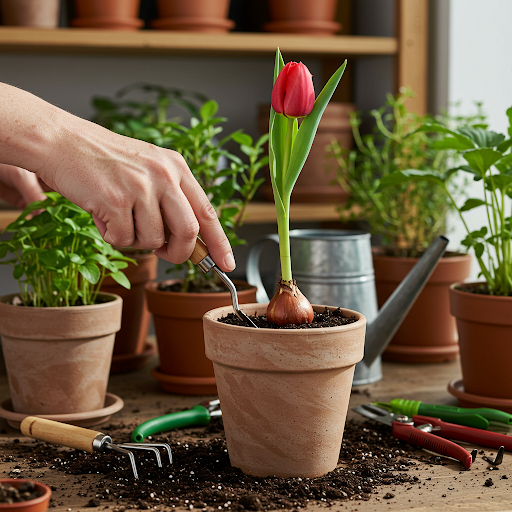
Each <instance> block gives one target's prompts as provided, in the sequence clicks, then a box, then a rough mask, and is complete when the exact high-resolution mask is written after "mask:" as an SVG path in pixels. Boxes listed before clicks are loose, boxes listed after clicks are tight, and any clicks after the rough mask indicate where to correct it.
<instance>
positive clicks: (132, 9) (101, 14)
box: [71, 0, 144, 30]
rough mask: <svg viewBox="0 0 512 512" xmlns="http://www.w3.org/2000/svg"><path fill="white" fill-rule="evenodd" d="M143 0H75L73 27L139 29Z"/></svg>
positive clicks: (141, 22)
mask: <svg viewBox="0 0 512 512" xmlns="http://www.w3.org/2000/svg"><path fill="white" fill-rule="evenodd" d="M140 1H141V0H74V2H75V4H74V5H75V11H76V18H74V19H73V20H71V25H72V26H73V27H79V28H99V29H108V30H137V29H139V28H141V27H142V25H143V24H144V21H143V20H141V19H139V18H138V16H139V9H140Z"/></svg>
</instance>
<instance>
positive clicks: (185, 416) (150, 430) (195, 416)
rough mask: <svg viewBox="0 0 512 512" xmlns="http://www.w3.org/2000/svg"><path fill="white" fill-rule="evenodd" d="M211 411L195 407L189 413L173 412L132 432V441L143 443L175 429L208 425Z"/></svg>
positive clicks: (146, 422) (147, 422) (199, 406)
mask: <svg viewBox="0 0 512 512" xmlns="http://www.w3.org/2000/svg"><path fill="white" fill-rule="evenodd" d="M208 423H210V411H208V409H207V408H206V407H203V406H202V405H194V407H192V409H189V410H187V411H180V412H173V413H171V414H165V415H164V416H159V417H158V418H153V419H151V420H148V421H145V422H144V423H141V424H140V425H139V426H138V427H137V428H135V429H134V431H133V432H132V436H131V437H132V441H133V442H135V443H142V441H144V439H145V438H146V437H148V436H151V435H153V434H158V433H159V432H167V431H168V430H173V429H175V428H182V427H194V426H199V425H208Z"/></svg>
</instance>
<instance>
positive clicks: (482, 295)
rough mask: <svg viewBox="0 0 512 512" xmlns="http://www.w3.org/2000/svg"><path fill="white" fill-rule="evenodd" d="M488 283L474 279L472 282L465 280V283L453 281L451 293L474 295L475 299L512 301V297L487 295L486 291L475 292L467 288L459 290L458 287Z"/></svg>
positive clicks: (468, 296)
mask: <svg viewBox="0 0 512 512" xmlns="http://www.w3.org/2000/svg"><path fill="white" fill-rule="evenodd" d="M481 284H486V282H485V281H472V282H468V283H466V282H464V283H453V284H452V285H450V293H454V294H457V295H459V296H464V297H466V298H470V297H473V298H474V299H475V300H493V301H495V302H512V297H504V296H500V295H487V294H485V293H473V292H468V291H465V290H459V289H458V288H457V287H459V286H460V287H464V286H471V285H481Z"/></svg>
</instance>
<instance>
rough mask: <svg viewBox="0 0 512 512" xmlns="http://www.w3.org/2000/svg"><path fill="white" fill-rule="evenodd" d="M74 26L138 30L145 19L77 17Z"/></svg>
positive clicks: (73, 21) (72, 22)
mask: <svg viewBox="0 0 512 512" xmlns="http://www.w3.org/2000/svg"><path fill="white" fill-rule="evenodd" d="M71 25H72V26H73V27H79V28H101V29H119V30H137V29H139V28H141V27H142V25H144V20H141V19H138V18H116V17H112V16H94V17H88V18H75V19H73V20H71Z"/></svg>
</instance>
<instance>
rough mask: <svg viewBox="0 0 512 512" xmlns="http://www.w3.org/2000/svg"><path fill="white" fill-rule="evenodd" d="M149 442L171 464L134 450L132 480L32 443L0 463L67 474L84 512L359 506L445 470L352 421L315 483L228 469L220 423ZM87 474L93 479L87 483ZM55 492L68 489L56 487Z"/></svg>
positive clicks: (122, 465) (126, 470) (102, 462)
mask: <svg viewBox="0 0 512 512" xmlns="http://www.w3.org/2000/svg"><path fill="white" fill-rule="evenodd" d="M135 426H136V425H125V424H120V425H110V426H109V427H108V428H105V429H104V431H105V432H108V433H109V435H111V436H112V437H113V439H114V442H117V443H121V442H127V441H128V440H129V435H130V432H131V431H132V430H133V428H134V427H135ZM151 441H153V442H167V443H169V444H170V445H171V447H172V451H173V464H172V465H169V463H168V459H167V461H166V460H165V456H164V454H162V459H163V467H161V468H158V467H157V465H156V462H155V458H154V455H153V456H152V455H151V454H150V452H145V451H140V450H139V451H136V452H135V450H134V452H135V453H134V455H135V459H136V464H137V470H138V472H139V479H138V480H135V479H134V477H133V474H132V470H131V467H130V464H129V461H128V457H126V456H123V455H119V454H117V453H115V452H107V453H99V454H96V453H95V454H90V453H87V452H81V451H77V450H70V449H67V448H61V447H57V446H55V445H50V444H46V443H41V442H39V441H35V440H30V441H26V442H20V441H19V440H14V442H13V443H9V444H8V445H3V446H4V449H3V451H2V454H1V455H0V461H2V462H7V463H12V465H13V470H12V471H13V472H16V471H18V474H19V473H20V471H24V472H25V471H26V470H30V469H34V468H45V469H51V470H54V471H61V472H63V473H66V474H68V475H74V476H73V477H70V480H69V482H70V484H71V483H72V484H73V485H77V484H78V485H79V491H80V492H79V496H81V497H83V498H84V506H87V507H99V506H101V507H102V508H105V507H108V508H110V509H114V510H124V509H125V508H138V509H149V508H153V507H157V506H161V507H163V508H165V509H168V508H169V507H171V508H172V507H183V508H189V509H192V508H196V509H197V508H199V509H202V510H207V511H213V510H219V509H222V510H234V511H244V510H251V511H258V510H275V509H286V510H295V509H298V508H304V507H306V506H307V505H308V504H312V503H317V504H325V505H327V506H329V505H333V504H335V503H340V502H341V503H342V502H343V501H346V500H365V501H367V500H369V499H371V498H372V495H377V496H376V497H380V498H381V499H389V498H393V497H394V494H393V490H394V489H395V488H396V487H397V486H403V485H406V486H408V487H410V486H411V485H413V484H421V481H420V479H419V478H418V477H417V476H415V475H414V474H413V473H412V471H411V470H413V469H418V468H419V466H420V464H422V463H429V464H446V462H445V460H442V459H441V458H439V457H436V456H432V457H428V455H427V454H425V452H418V451H415V450H414V448H413V447H411V446H410V445H408V444H406V443H402V442H400V441H399V440H397V439H395V438H394V437H393V436H392V435H391V433H390V431H389V429H388V428H387V427H386V426H384V425H377V424H373V423H371V424H370V423H362V424H361V423H356V422H353V421H348V422H347V424H346V427H345V433H344V438H343V446H342V449H341V452H340V458H339V463H338V467H337V468H336V469H335V470H334V471H332V472H330V473H328V474H327V475H325V476H322V477H319V478H277V477H267V478H257V477H252V476H248V475H245V474H243V473H242V472H241V471H240V470H239V469H237V468H234V467H232V466H231V464H230V462H229V456H228V452H227V447H226V441H225V437H224V430H223V426H222V420H221V419H216V420H212V422H211V423H210V425H209V426H208V427H204V428H201V429H197V428H196V429H195V430H194V429H181V430H176V431H171V432H168V433H166V435H159V436H154V437H153V439H151ZM14 468H18V469H14ZM90 474H92V475H101V478H99V479H97V478H87V477H86V475H90ZM62 490H64V491H65V490H69V489H66V485H65V484H63V488H62ZM57 504H58V505H65V503H57ZM116 507H117V508H116ZM158 508H160V507H158Z"/></svg>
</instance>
